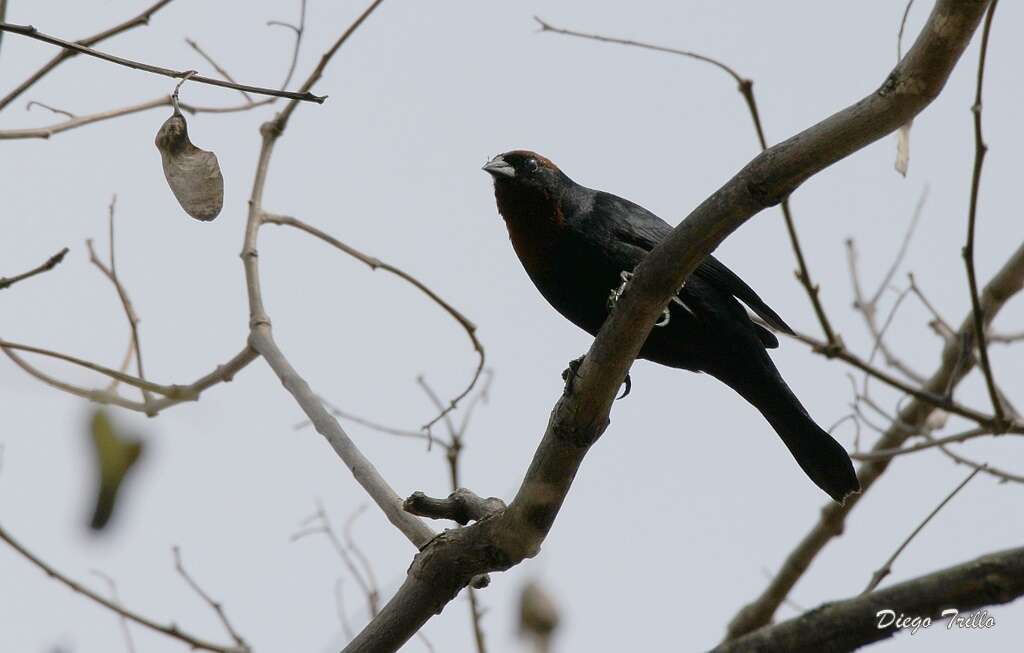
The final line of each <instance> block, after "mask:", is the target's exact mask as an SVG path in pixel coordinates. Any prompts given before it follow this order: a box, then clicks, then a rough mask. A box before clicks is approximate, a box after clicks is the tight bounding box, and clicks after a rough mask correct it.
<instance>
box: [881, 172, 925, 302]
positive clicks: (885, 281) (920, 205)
mask: <svg viewBox="0 0 1024 653" xmlns="http://www.w3.org/2000/svg"><path fill="white" fill-rule="evenodd" d="M929 190H930V187H929V186H928V185H927V184H925V187H924V190H922V191H921V197H919V198H918V199H917V204H916V205H915V206H914V213H913V215H912V216H911V218H910V224H909V225H907V231H906V233H904V234H903V240H902V241H901V242H900V248H899V250H897V252H896V257H895V258H893V260H892V265H890V266H889V269H888V271H886V273H885V276H883V277H882V280H881V281H879V282H878V288H877V289H876V290H875V294H874V295H872V296H871V301H869V302H868V304H870V305H872V306H876V305H878V300H879V299H880V298H881V297H882V293H883V292H885V289H886V288H888V287H889V284H890V283H891V282H892V278H893V276H894V275H895V274H896V270H898V269H899V267H900V264H902V263H903V259H905V258H906V257H907V250H908V249H909V248H910V241H911V239H912V238H913V237H914V232H915V231H916V230H917V225H918V223H919V222H920V221H921V216H922V215H923V214H924V205H925V202H927V201H928V192H929Z"/></svg>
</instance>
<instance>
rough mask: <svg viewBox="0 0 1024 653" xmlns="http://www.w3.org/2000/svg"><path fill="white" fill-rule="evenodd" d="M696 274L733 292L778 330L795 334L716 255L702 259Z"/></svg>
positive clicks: (733, 294) (734, 295)
mask: <svg viewBox="0 0 1024 653" xmlns="http://www.w3.org/2000/svg"><path fill="white" fill-rule="evenodd" d="M694 274H697V275H699V276H700V277H702V278H704V279H706V280H707V281H708V283H711V284H714V285H715V286H718V287H719V288H722V289H724V290H726V291H727V292H729V293H730V294H732V296H733V297H735V298H736V299H738V300H740V301H741V302H743V303H744V304H746V305H747V306H748V307H750V310H752V311H754V312H755V313H757V315H758V317H760V318H761V319H762V320H764V321H765V323H766V324H768V326H770V327H772V328H773V329H775V330H776V331H781V332H783V333H787V334H789V335H793V329H791V328H790V327H789V325H788V324H786V322H785V321H784V320H783V319H782V318H781V317H779V314H778V313H776V312H775V311H773V310H772V308H771V307H770V306H768V304H765V303H764V300H763V299H761V298H760V297H758V296H757V293H756V292H754V289H753V288H751V287H750V286H748V285H747V284H746V283H745V282H744V281H743V279H740V278H739V277H738V276H736V273H735V272H733V271H732V270H730V269H729V268H727V267H725V265H724V264H723V263H722V262H721V261H719V260H718V259H716V258H715V257H714V256H710V255H709V256H708V257H707V258H705V259H704V260H703V261H701V264H700V265H698V266H697V269H696V270H695V271H694ZM776 345H778V341H776Z"/></svg>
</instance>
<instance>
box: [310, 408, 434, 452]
mask: <svg viewBox="0 0 1024 653" xmlns="http://www.w3.org/2000/svg"><path fill="white" fill-rule="evenodd" d="M320 401H322V402H323V403H324V405H325V406H327V408H328V409H329V410H330V411H331V415H334V416H335V417H340V418H341V419H343V420H346V421H349V422H352V423H353V424H359V425H360V426H365V427H366V428H368V429H370V430H372V431H377V432H378V433H384V434H386V435H394V436H396V437H400V438H414V439H416V440H426V441H427V443H428V446H429V445H430V444H431V443H437V444H440V445H441V446H444V447H447V446H448V445H447V444H446V443H444V442H439V441H438V440H437V439H435V438H433V436H431V435H430V433H429V432H427V431H414V430H412V429H403V428H397V427H394V426H388V425H386V424H381V423H380V422H375V421H373V420H370V419H366V418H365V417H360V416H359V415H355V414H353V413H349V412H347V411H344V410H341V409H340V408H338V407H337V406H335V405H334V404H332V403H331V402H329V401H327V400H326V399H324V398H323V397H320ZM312 424H313V423H312V422H311V421H309V420H308V419H307V420H304V421H302V422H299V423H298V424H296V425H295V426H294V427H292V428H294V429H295V430H299V429H304V428H306V427H307V426H311V425H312Z"/></svg>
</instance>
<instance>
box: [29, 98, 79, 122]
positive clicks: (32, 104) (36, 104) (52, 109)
mask: <svg viewBox="0 0 1024 653" xmlns="http://www.w3.org/2000/svg"><path fill="white" fill-rule="evenodd" d="M32 107H42V108H44V109H46V110H47V111H49V112H50V113H56V114H60V115H62V116H67V117H68V118H71V119H74V118H77V116H76V115H75V114H73V113H71V112H70V111H65V110H64V109H58V108H56V107H51V106H50V105H49V104H43V103H42V102H36V101H35V100H32V101H31V102H29V103H28V104H26V105H25V111H31V110H32Z"/></svg>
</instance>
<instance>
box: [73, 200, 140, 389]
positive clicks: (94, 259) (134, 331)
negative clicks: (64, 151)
mask: <svg viewBox="0 0 1024 653" xmlns="http://www.w3.org/2000/svg"><path fill="white" fill-rule="evenodd" d="M116 205H117V195H114V196H113V198H111V200H110V207H109V209H108V213H109V217H108V229H109V238H110V265H109V267H108V266H106V265H104V264H103V262H102V261H101V260H100V259H99V257H98V256H96V250H94V249H93V246H92V239H91V238H90V239H88V240H86V241H85V245H86V247H87V248H88V250H89V262H90V263H92V264H93V265H95V266H96V267H97V268H99V270H100V272H102V273H103V275H104V276H105V277H107V279H108V280H109V281H110V283H112V284H114V290H116V291H117V296H118V298H119V299H120V300H121V307H122V308H123V309H124V314H125V317H126V318H128V328H129V329H131V338H132V349H133V350H134V351H135V369H136V371H137V372H138V377H139V379H140V380H142V381H145V380H146V373H145V371H144V370H143V367H142V344H141V343H140V341H139V314H138V313H136V312H135V307H134V306H133V305H132V300H131V299H130V298H129V297H128V291H127V290H125V287H124V284H122V283H121V280H120V279H119V278H118V276H117V264H116V259H115V257H114V208H115V206H116ZM139 389H140V391H141V392H142V403H143V404H149V403H150V402H151V401H152V397H150V396H149V394H148V391H147V390H146V388H144V387H141V386H139Z"/></svg>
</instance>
